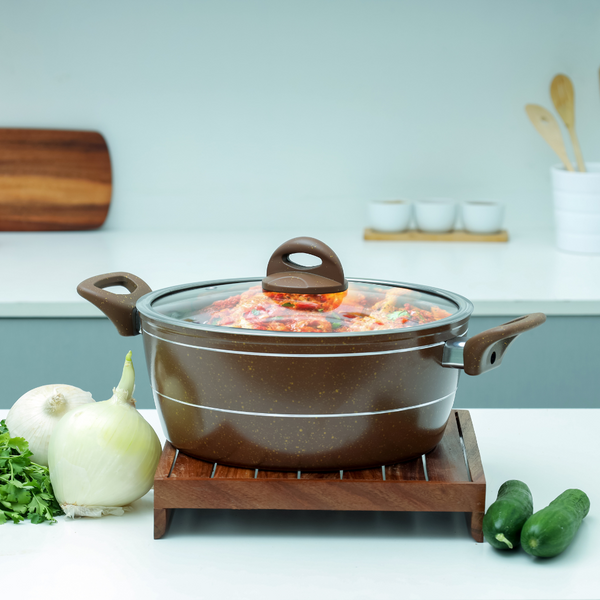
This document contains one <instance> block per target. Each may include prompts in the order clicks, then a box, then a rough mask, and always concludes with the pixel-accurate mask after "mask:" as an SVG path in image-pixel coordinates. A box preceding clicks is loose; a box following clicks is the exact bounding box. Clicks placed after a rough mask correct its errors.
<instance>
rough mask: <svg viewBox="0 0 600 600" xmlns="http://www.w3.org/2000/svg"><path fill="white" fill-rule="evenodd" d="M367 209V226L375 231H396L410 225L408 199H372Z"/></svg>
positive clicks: (410, 215)
mask: <svg viewBox="0 0 600 600" xmlns="http://www.w3.org/2000/svg"><path fill="white" fill-rule="evenodd" d="M367 209H368V222H369V227H370V228H371V229H374V230H375V231H381V232H384V233H397V232H400V231H405V230H406V229H408V227H409V226H410V220H411V217H412V204H411V203H410V202H409V201H408V200H373V201H372V202H369V205H368V207H367Z"/></svg>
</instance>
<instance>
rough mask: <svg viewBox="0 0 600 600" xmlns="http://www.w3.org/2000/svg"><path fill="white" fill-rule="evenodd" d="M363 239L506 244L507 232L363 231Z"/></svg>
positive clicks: (459, 230)
mask: <svg viewBox="0 0 600 600" xmlns="http://www.w3.org/2000/svg"><path fill="white" fill-rule="evenodd" d="M364 238H365V240H375V241H380V242H393V241H398V242H508V232H507V231H506V230H502V231H499V232H498V233H490V234H480V233H469V232H468V231H463V230H461V229H457V230H455V231H451V232H449V233H425V232H424V231H419V230H418V229H409V230H408V231H402V232H400V233H383V232H381V231H375V230H374V229H365V232H364Z"/></svg>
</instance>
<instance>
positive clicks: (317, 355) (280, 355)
mask: <svg viewBox="0 0 600 600" xmlns="http://www.w3.org/2000/svg"><path fill="white" fill-rule="evenodd" d="M142 333H143V334H144V335H148V336H150V337H153V338H155V339H157V340H160V341H161V342H165V343H167V344H175V345H177V346H183V347H185V348H194V349H195V350H205V351H207V352H222V353H224V354H239V355H246V356H256V355H259V356H271V357H278V358H340V357H355V356H376V355H380V354H398V353H401V352H415V351H420V350H426V349H428V348H435V347H436V346H443V345H444V344H445V343H446V342H436V343H434V344H427V345H424V346H412V347H410V348H396V349H395V350H380V351H376V352H352V351H348V352H342V353H335V354H330V353H320V352H311V353H306V354H291V353H277V352H248V351H245V350H227V349H224V348H209V347H208V346H198V345H196V344H185V343H184V342H178V341H176V340H169V339H166V338H162V337H160V336H158V335H156V334H154V333H150V331H148V330H147V329H142Z"/></svg>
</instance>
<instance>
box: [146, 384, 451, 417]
mask: <svg viewBox="0 0 600 600" xmlns="http://www.w3.org/2000/svg"><path fill="white" fill-rule="evenodd" d="M151 387H152V386H151ZM456 389H457V388H455V389H454V391H453V392H451V393H450V394H447V395H446V396H443V397H442V398H438V399H437V400H431V402H424V403H423V404H417V405H416V406H406V407H403V408H392V409H390V410H378V411H374V412H359V413H339V414H316V415H301V414H282V413H263V412H252V411H246V410H231V409H229V408H215V407H214V406H203V405H202V404H192V403H191V402H184V401H183V400H177V398H171V397H170V396H167V395H165V394H161V393H160V392H158V391H157V390H156V389H154V387H152V391H153V392H154V393H155V394H156V395H157V396H161V397H162V398H166V399H167V400H172V401H173V402H177V403H179V404H185V405H186V406H192V407H193V408H202V409H204V410H212V411H215V412H223V413H230V414H233V415H245V416H252V417H277V418H280V417H281V418H296V419H331V418H337V417H370V416H373V415H386V414H390V413H397V412H402V411H405V410H414V409H416V408H423V407H424V406H431V405H432V404H436V403H438V402H443V401H444V400H447V399H448V398H450V397H451V396H454V394H456Z"/></svg>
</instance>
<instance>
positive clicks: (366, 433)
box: [138, 282, 472, 471]
mask: <svg viewBox="0 0 600 600" xmlns="http://www.w3.org/2000/svg"><path fill="white" fill-rule="evenodd" d="M214 283H215V282H207V283H206V284H203V285H207V286H210V285H211V284H213V285H214ZM160 297H161V292H153V293H152V294H149V295H147V296H146V297H144V299H143V301H141V302H138V310H139V312H140V316H141V323H142V333H143V338H144V348H145V353H146V360H147V364H148V368H149V373H150V379H151V385H152V389H153V393H154V399H155V403H156V407H157V409H158V411H159V415H160V419H161V423H162V425H163V428H164V431H165V435H166V437H167V439H168V440H169V441H170V442H171V443H172V444H173V446H175V447H176V448H177V449H179V450H180V451H182V452H184V453H186V454H189V455H191V456H195V457H197V458H200V459H202V460H205V461H211V462H217V463H220V464H225V465H232V466H239V467H246V468H260V469H275V470H291V471H294V470H313V471H332V470H337V469H361V468H368V467H373V466H380V465H384V464H392V463H397V462H400V461H404V460H409V459H411V458H414V457H415V456H419V455H421V454H424V453H427V452H429V451H431V450H433V449H434V448H435V446H436V445H437V444H438V442H439V441H440V440H441V438H442V436H443V434H444V429H445V426H446V423H447V420H448V417H449V415H450V412H451V409H452V404H453V401H454V396H455V393H456V388H457V385H458V378H459V373H460V369H452V368H445V367H442V364H441V362H442V353H443V349H444V344H445V342H446V341H448V340H451V339H454V338H456V337H458V336H463V335H465V334H466V332H467V325H468V319H469V316H470V313H471V310H472V305H471V304H470V302H469V301H468V300H466V299H463V298H461V297H460V296H456V295H452V294H450V297H451V298H452V299H453V301H454V302H456V303H457V306H458V310H457V312H456V314H455V315H453V316H452V317H449V318H447V319H443V320H441V321H438V322H435V323H429V324H427V325H426V326H424V327H413V328H410V329H400V330H388V331H384V332H382V331H379V332H372V331H370V332H364V333H351V334H333V335H332V334H317V333H310V334H306V333H305V334H289V333H280V332H264V331H253V330H240V329H233V328H228V327H220V328H219V327H214V326H203V325H197V324H188V323H183V322H181V321H179V322H178V321H177V320H176V319H169V318H168V317H165V316H164V315H162V314H159V313H156V312H155V311H153V309H152V303H153V301H154V300H156V299H158V298H160Z"/></svg>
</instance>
